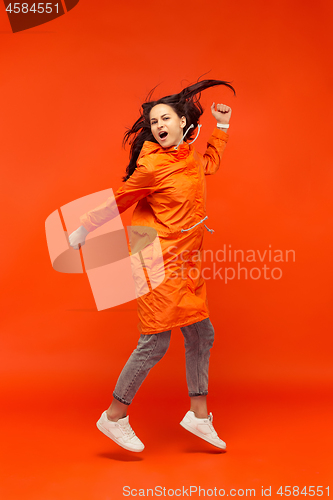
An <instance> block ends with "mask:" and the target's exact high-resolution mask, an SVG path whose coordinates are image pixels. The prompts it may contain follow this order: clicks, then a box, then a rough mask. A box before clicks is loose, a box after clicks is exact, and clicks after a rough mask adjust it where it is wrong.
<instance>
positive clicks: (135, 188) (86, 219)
mask: <svg viewBox="0 0 333 500" xmlns="http://www.w3.org/2000/svg"><path fill="white" fill-rule="evenodd" d="M155 189H156V186H155V173H154V168H153V167H152V166H150V165H148V164H147V165H144V164H142V163H140V164H138V166H137V167H136V169H135V170H134V172H133V174H132V175H131V177H130V178H129V179H127V181H126V182H125V183H124V184H123V185H122V186H121V187H120V188H119V189H118V190H117V192H116V193H115V194H114V195H113V196H110V197H109V198H108V199H107V200H106V201H105V202H104V203H102V204H101V205H99V206H98V207H96V208H94V209H93V210H90V212H87V213H86V214H84V215H81V217H80V222H81V225H82V226H84V227H85V229H86V230H87V231H89V232H91V231H94V229H97V228H98V227H99V226H102V225H103V224H105V223H106V222H108V221H110V220H112V219H114V218H115V217H117V215H119V214H121V213H122V212H124V211H125V210H127V209H128V208H129V207H131V206H132V205H133V204H134V203H136V202H137V201H139V200H141V199H142V198H145V197H146V196H148V195H149V194H151V193H153V192H154V191H155Z"/></svg>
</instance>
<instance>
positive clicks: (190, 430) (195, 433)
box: [180, 421, 227, 450]
mask: <svg viewBox="0 0 333 500" xmlns="http://www.w3.org/2000/svg"><path fill="white" fill-rule="evenodd" d="M180 425H181V426H182V427H184V429H186V430H187V431H189V432H191V433H192V434H194V435H195V436H197V437H199V438H201V439H203V440H204V441H207V443H209V444H211V445H213V446H215V447H216V448H218V449H219V450H226V449H227V446H226V445H224V446H223V445H218V444H216V443H214V442H212V441H210V440H209V439H208V438H206V437H205V436H204V435H203V434H201V433H200V432H198V431H196V430H195V429H192V427H190V426H189V425H187V424H186V423H185V422H183V421H181V422H180Z"/></svg>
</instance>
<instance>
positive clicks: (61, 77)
mask: <svg viewBox="0 0 333 500" xmlns="http://www.w3.org/2000/svg"><path fill="white" fill-rule="evenodd" d="M0 23H1V24H0V37H1V82H0V85H1V120H0V127H1V150H0V161H1V172H2V180H1V202H2V211H1V213H2V218H1V226H2V245H1V257H2V258H1V260H2V266H1V268H2V271H1V275H2V277H1V283H2V286H1V304H2V309H3V312H2V314H1V338H2V340H1V344H2V348H1V354H0V356H1V368H0V369H1V375H2V377H1V400H2V403H3V411H2V412H1V420H2V422H1V430H2V433H3V435H2V437H1V449H2V451H1V454H2V465H1V469H0V470H1V472H0V474H1V489H0V492H1V493H2V497H3V498H6V500H8V499H15V500H16V499H17V498H21V497H22V495H24V498H25V499H28V498H32V499H35V500H42V499H43V500H44V499H47V500H53V499H54V500H59V499H61V500H67V499H68V500H69V499H71V500H72V499H80V500H107V499H115V500H118V499H121V498H123V495H122V487H123V486H125V485H129V486H131V487H132V488H146V487H154V486H157V485H161V486H165V487H169V488H178V487H181V486H190V485H197V486H199V485H200V486H201V487H205V488H214V486H216V487H217V488H225V489H226V490H228V489H229V488H236V489H237V488H243V489H245V488H256V490H257V495H256V496H260V489H261V486H264V487H269V486H270V485H272V488H273V490H272V491H273V492H274V491H276V489H277V488H278V487H279V486H286V485H291V486H297V485H298V486H299V487H302V486H310V485H315V486H320V485H322V486H324V487H326V486H329V485H330V486H332V484H331V483H332V481H331V479H332V472H331V471H332V468H331V466H330V461H331V457H330V453H331V446H332V444H333V443H332V431H331V422H332V382H333V370H332V321H331V308H332V285H331V277H332V264H331V254H332V171H333V170H332V159H331V156H332V153H331V148H330V142H329V141H330V140H331V127H330V125H331V123H332V111H333V110H332V93H331V89H332V70H331V66H332V65H331V54H332V37H331V33H332V4H331V2H329V1H322V2H317V3H316V4H315V3H313V2H308V1H306V2H304V1H300V0H298V1H294V2H287V1H281V2H273V3H272V2H266V1H254V2H245V1H244V0H241V1H238V2H228V3H226V2H220V1H216V0H214V1H211V2H205V3H203V2H199V1H197V0H194V1H192V2H183V3H182V2H179V1H177V2H175V1H173V0H170V1H169V2H162V3H161V2H153V1H151V0H148V1H145V2H143V3H142V2H137V1H133V0H129V1H127V2H117V3H114V2H109V1H106V0H94V2H88V1H84V0H80V2H79V4H78V5H77V6H76V7H75V8H74V9H73V10H71V11H70V12H68V13H67V14H65V15H64V16H62V17H60V18H58V19H56V20H54V21H52V22H50V23H48V24H44V25H42V26H39V27H36V28H33V29H30V30H26V31H23V32H19V33H16V34H13V33H11V31H10V25H9V22H8V19H7V18H6V12H5V9H4V8H2V9H0ZM206 72H209V73H208V74H207V75H205V77H204V78H216V79H222V80H227V81H231V82H232V84H233V85H234V87H235V88H236V91H237V97H233V95H232V93H231V92H230V91H229V90H228V89H226V88H225V89H224V88H222V87H221V88H218V87H217V88H215V89H209V90H207V91H205V92H204V93H203V94H202V100H201V102H202V104H203V106H204V108H205V109H206V111H205V113H204V115H203V117H202V120H201V123H202V124H203V127H202V130H201V133H200V136H199V138H198V140H197V141H196V148H197V149H198V150H199V151H201V152H204V150H205V147H206V140H207V139H208V137H209V136H210V134H211V132H212V130H213V127H214V125H215V120H214V119H213V117H212V116H211V113H210V110H209V107H210V105H211V103H212V101H215V102H220V103H225V104H228V105H229V106H231V108H232V116H231V121H230V129H229V136H230V137H229V142H228V145H227V148H226V151H225V153H224V158H223V164H222V165H221V168H220V170H219V172H218V173H217V174H216V175H215V176H214V177H207V189H208V200H207V215H208V216H209V219H208V220H207V225H208V227H210V228H213V229H214V230H215V233H214V235H211V234H209V233H207V234H206V235H205V248H206V249H212V250H213V251H217V250H218V249H220V248H223V245H224V244H226V245H227V247H228V245H231V248H232V249H242V250H244V251H246V250H248V249H254V250H259V251H260V252H261V253H262V252H264V251H265V250H266V249H267V250H268V248H269V245H271V249H272V250H276V249H280V250H282V251H283V252H285V251H286V250H290V249H293V250H294V251H295V255H296V260H295V262H288V263H286V262H285V263H283V262H282V263H277V267H280V268H281V269H282V273H283V275H282V277H281V279H280V280H273V279H271V280H265V279H263V277H261V278H260V279H258V280H253V279H248V280H245V279H244V278H242V279H240V280H237V279H234V280H232V281H229V282H228V283H227V284H225V283H224V282H223V281H222V280H220V279H215V280H209V281H208V282H207V287H208V299H209V307H210V318H211V321H212V323H213V325H214V328H215V332H216V341H215V346H214V349H213V351H212V356H211V368H210V394H209V399H208V401H209V411H212V412H213V413H214V425H215V427H216V429H217V431H218V432H219V434H220V436H221V438H222V439H224V440H225V441H226V442H227V445H228V451H227V453H226V454H220V452H219V451H217V450H216V449H213V448H212V447H210V446H209V445H208V444H206V443H204V442H201V441H199V440H198V439H197V438H195V437H194V436H191V435H188V434H187V433H186V432H185V431H184V430H183V429H182V428H181V427H180V426H179V421H180V420H181V419H182V417H183V415H184V413H185V412H186V411H187V410H188V409H189V408H188V398H187V391H186V381H185V361H184V348H183V339H182V335H181V332H180V330H179V329H174V331H173V334H172V344H171V346H170V349H169V351H168V353H167V354H166V356H165V358H164V359H163V360H162V361H161V362H160V363H159V364H158V366H156V367H155V368H154V370H153V371H152V372H151V373H150V375H149V377H148V378H147V380H146V381H145V383H144V385H143V386H142V388H141V389H140V392H139V393H138V395H137V396H136V398H135V400H134V402H133V405H132V406H131V408H130V411H129V415H130V419H131V420H130V421H131V423H132V425H133V427H134V429H135V430H136V432H137V434H138V435H139V437H140V438H141V439H142V441H143V442H144V443H145V444H146V449H145V451H144V452H143V453H142V454H130V452H126V451H125V450H122V449H120V448H118V447H117V446H116V445H115V444H114V443H112V442H111V441H109V440H107V438H106V437H105V436H103V435H102V434H99V433H98V430H97V429H96V426H95V422H96V420H97V419H98V418H99V416H100V413H101V412H102V411H103V410H104V409H106V408H107V407H108V406H109V404H110V402H111V399H112V390H113V388H114V384H115V382H116V379H117V377H118V375H119V373H120V370H121V368H122V366H123V364H124V363H125V361H126V359H127V357H128V355H129V354H130V352H131V351H132V349H133V348H134V347H135V345H136V342H137V338H138V330H137V322H138V319H137V313H136V304H135V302H134V301H133V302H130V303H127V304H123V305H121V306H118V307H115V308H113V309H108V310H105V311H100V312H98V311H97V310H96V307H95V304H94V300H93V296H92V293H91V290H90V287H89V283H88V280H87V277H86V276H84V275H69V274H68V275H66V274H60V273H57V272H55V271H54V270H53V269H52V267H51V263H50V258H49V255H48V250H47V245H46V238H45V229H44V224H45V219H46V218H47V217H48V215H49V214H50V213H51V212H53V211H54V210H56V209H57V208H59V207H60V206H62V205H64V204H66V203H68V202H70V201H72V200H74V199H76V198H80V197H82V196H85V195H87V194H90V193H93V192H96V191H100V190H103V189H106V188H110V187H111V188H112V189H117V188H118V187H119V186H120V185H121V177H122V176H123V175H124V173H125V167H126V164H127V159H128V150H127V151H124V150H123V149H122V148H121V141H122V138H123V134H124V132H125V128H126V127H129V126H131V125H132V124H133V123H134V121H135V120H136V119H137V117H138V110H139V107H140V105H141V103H142V102H143V100H144V98H145V96H146V94H147V93H148V91H149V90H150V89H151V88H152V87H154V86H155V85H157V84H160V85H159V87H158V88H157V89H156V92H155V94H154V95H156V97H160V96H162V95H166V94H170V93H175V92H178V91H180V90H181V88H183V87H184V86H186V85H188V84H190V83H194V82H195V81H196V80H197V78H198V77H199V76H200V75H203V74H204V73H206ZM130 217H131V210H129V211H127V212H126V213H125V214H123V216H122V219H123V222H124V225H127V224H130ZM265 263H266V264H267V265H268V266H270V263H269V262H267V261H266V262H265ZM217 264H218V265H219V263H217ZM220 265H221V266H224V265H225V264H223V263H221V264H220ZM262 265H263V264H262V263H260V262H259V263H258V262H257V263H248V264H247V267H248V268H249V269H250V268H251V267H262ZM271 266H272V267H276V264H274V266H273V265H272V264H271ZM230 267H232V265H231V266H230ZM330 481H331V483H330ZM324 491H325V490H324ZM326 491H327V490H326ZM326 496H327V495H326ZM192 497H196V496H195V495H192ZM272 497H273V498H274V494H272ZM324 497H325V495H324ZM275 498H281V497H280V496H279V495H277V496H275Z"/></svg>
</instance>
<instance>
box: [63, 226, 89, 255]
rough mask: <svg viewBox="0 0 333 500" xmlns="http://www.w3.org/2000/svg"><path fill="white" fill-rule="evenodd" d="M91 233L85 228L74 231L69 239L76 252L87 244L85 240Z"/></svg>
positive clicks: (81, 227)
mask: <svg viewBox="0 0 333 500" xmlns="http://www.w3.org/2000/svg"><path fill="white" fill-rule="evenodd" d="M88 233H89V231H87V230H86V228H85V227H84V226H80V227H79V228H78V229H77V230H76V231H74V232H73V233H72V234H71V235H70V236H69V238H68V240H69V244H70V246H71V247H73V248H74V250H79V248H80V246H81V247H82V246H83V245H84V244H85V239H86V236H87V234H88Z"/></svg>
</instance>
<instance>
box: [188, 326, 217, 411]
mask: <svg viewBox="0 0 333 500" xmlns="http://www.w3.org/2000/svg"><path fill="white" fill-rule="evenodd" d="M181 331H182V333H183V336H184V341H185V356H186V380H187V387H188V393H189V396H190V398H191V411H193V412H194V413H195V415H196V417H198V418H207V416H208V413H207V402H206V396H207V394H208V368H209V357H210V349H211V348H212V346H213V343H214V328H213V325H212V323H211V321H210V319H209V318H205V319H203V320H202V321H198V322H196V323H193V324H192V325H188V326H183V327H181Z"/></svg>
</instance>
